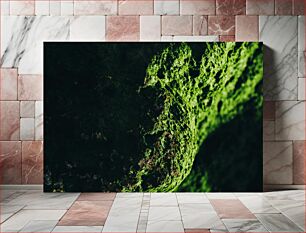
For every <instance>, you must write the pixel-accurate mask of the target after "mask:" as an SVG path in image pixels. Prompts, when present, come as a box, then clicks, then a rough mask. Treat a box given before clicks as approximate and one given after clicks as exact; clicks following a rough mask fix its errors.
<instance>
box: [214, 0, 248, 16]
mask: <svg viewBox="0 0 306 233" xmlns="http://www.w3.org/2000/svg"><path fill="white" fill-rule="evenodd" d="M245 5H246V0H217V1H216V13H217V15H245Z"/></svg>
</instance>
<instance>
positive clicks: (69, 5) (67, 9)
mask: <svg viewBox="0 0 306 233" xmlns="http://www.w3.org/2000/svg"><path fill="white" fill-rule="evenodd" d="M61 15H62V16H63V15H73V1H71V0H69V1H67V0H62V1H61Z"/></svg>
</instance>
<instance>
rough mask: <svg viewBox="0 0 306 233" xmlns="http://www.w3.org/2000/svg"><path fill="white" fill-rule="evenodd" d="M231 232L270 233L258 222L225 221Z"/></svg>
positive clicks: (243, 220) (242, 220)
mask: <svg viewBox="0 0 306 233" xmlns="http://www.w3.org/2000/svg"><path fill="white" fill-rule="evenodd" d="M223 223H224V224H225V226H226V228H227V229H228V231H229V232H268V230H267V229H266V228H265V227H264V226H263V225H262V224H261V223H260V222H259V221H258V220H245V219H223Z"/></svg>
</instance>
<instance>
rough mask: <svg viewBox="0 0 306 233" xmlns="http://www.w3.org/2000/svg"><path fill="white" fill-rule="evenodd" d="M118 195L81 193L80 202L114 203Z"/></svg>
mask: <svg viewBox="0 0 306 233" xmlns="http://www.w3.org/2000/svg"><path fill="white" fill-rule="evenodd" d="M115 197H116V193H81V195H80V196H79V197H78V199H77V200H78V201H113V200H114V199H115Z"/></svg>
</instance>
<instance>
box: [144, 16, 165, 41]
mask: <svg viewBox="0 0 306 233" xmlns="http://www.w3.org/2000/svg"><path fill="white" fill-rule="evenodd" d="M160 25H161V18H160V16H154V15H146V16H140V40H141V41H159V40H160V37H161V28H160Z"/></svg>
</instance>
